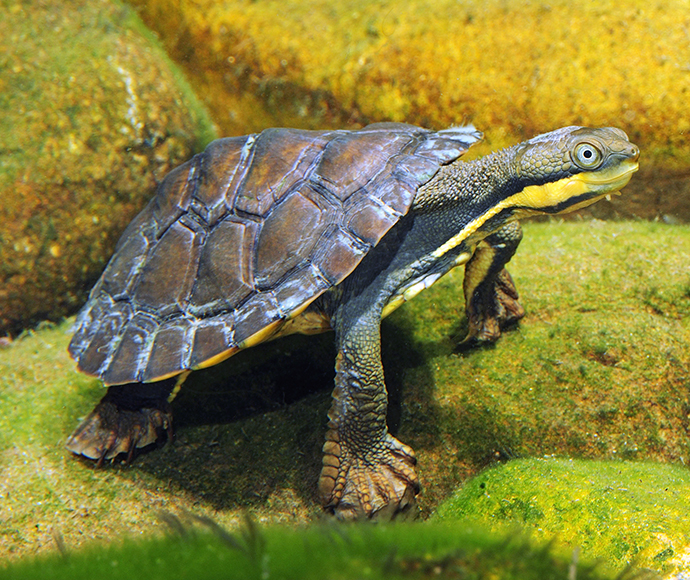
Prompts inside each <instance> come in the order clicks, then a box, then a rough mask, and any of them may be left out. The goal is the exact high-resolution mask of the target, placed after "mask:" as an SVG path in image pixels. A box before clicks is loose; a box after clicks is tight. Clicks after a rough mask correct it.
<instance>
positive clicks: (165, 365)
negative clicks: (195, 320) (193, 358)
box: [141, 318, 194, 382]
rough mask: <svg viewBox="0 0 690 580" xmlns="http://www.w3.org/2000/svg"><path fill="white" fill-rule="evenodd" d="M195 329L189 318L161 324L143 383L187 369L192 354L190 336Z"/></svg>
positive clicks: (143, 376)
mask: <svg viewBox="0 0 690 580" xmlns="http://www.w3.org/2000/svg"><path fill="white" fill-rule="evenodd" d="M193 328H194V327H193V326H192V324H191V323H190V321H189V319H187V318H176V319H174V320H170V321H167V322H165V323H163V324H161V326H160V327H159V328H158V331H157V332H156V333H155V336H154V338H153V346H152V347H151V352H150V354H149V356H148V361H147V363H146V368H145V370H144V372H143V375H142V378H141V380H142V381H144V382H146V381H150V380H152V379H155V378H157V377H162V376H165V375H170V374H173V373H177V372H182V371H183V370H185V369H186V368H187V366H188V364H189V358H190V354H191V348H190V344H191V341H190V337H189V335H190V333H191V332H192V331H193Z"/></svg>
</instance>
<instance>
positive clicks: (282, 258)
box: [255, 191, 327, 289]
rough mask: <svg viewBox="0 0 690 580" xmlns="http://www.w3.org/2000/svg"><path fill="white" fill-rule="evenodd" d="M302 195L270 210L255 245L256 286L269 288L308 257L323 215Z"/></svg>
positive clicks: (323, 222) (324, 222)
mask: <svg viewBox="0 0 690 580" xmlns="http://www.w3.org/2000/svg"><path fill="white" fill-rule="evenodd" d="M304 193H305V192H301V191H296V192H293V193H292V194H290V195H289V196H288V197H286V198H285V199H284V200H283V202H282V203H280V204H278V205H277V206H276V207H274V208H273V211H271V213H270V214H269V216H268V217H267V218H266V221H265V222H264V224H263V227H262V228H261V233H260V234H259V239H258V241H257V244H256V271H255V280H256V283H257V286H258V287H259V288H262V289H266V288H272V287H273V286H275V284H276V282H278V280H280V279H281V278H282V277H283V276H284V275H285V274H286V273H287V272H289V271H290V270H291V269H292V268H294V267H296V266H297V265H299V264H300V263H301V262H303V261H304V260H305V258H306V257H308V256H309V255H310V253H311V250H312V248H313V247H314V246H315V245H316V242H317V240H318V239H319V235H320V234H321V232H322V231H323V229H325V227H326V225H327V215H326V216H325V215H323V214H324V213H326V212H324V211H322V209H321V208H320V207H319V205H318V204H317V203H316V202H315V201H314V200H313V199H311V198H310V197H307V195H304Z"/></svg>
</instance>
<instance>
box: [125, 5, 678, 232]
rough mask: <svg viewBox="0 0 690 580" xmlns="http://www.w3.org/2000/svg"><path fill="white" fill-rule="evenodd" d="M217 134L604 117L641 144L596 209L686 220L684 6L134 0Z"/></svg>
mask: <svg viewBox="0 0 690 580" xmlns="http://www.w3.org/2000/svg"><path fill="white" fill-rule="evenodd" d="M132 2H133V4H134V5H135V6H137V7H138V9H139V10H140V12H141V14H142V17H143V18H144V20H145V21H146V22H147V24H149V26H151V27H152V28H154V29H155V30H156V31H158V32H159V33H160V35H161V38H162V40H163V42H164V43H165V45H166V47H167V49H168V51H169V53H170V54H171V55H172V56H173V57H174V58H175V59H176V60H177V61H178V62H180V63H181V64H182V65H183V66H184V67H185V68H186V70H187V71H188V72H189V74H190V75H191V76H192V77H193V78H194V83H195V85H197V86H199V87H203V89H202V90H201V92H200V95H201V96H202V97H203V98H204V100H205V101H206V103H207V104H208V105H209V107H210V108H211V110H212V111H213V114H214V118H215V120H216V121H217V122H218V123H219V125H220V126H221V130H222V132H223V133H225V134H242V133H246V132H248V131H253V130H256V129H258V128H263V127H265V126H270V125H275V126H281V125H282V126H299V127H305V128H317V127H323V126H328V127H333V126H340V125H347V124H355V125H359V124H362V123H365V122H368V121H384V120H391V121H405V122H409V123H414V124H420V125H424V126H428V127H432V128H437V129H440V128H443V127H447V126H449V125H452V124H462V123H467V122H472V123H474V124H475V125H476V126H477V127H478V128H479V129H481V130H482V131H484V132H485V133H486V135H487V149H494V148H496V147H502V146H505V145H508V144H513V143H516V142H519V141H522V140H524V139H526V138H529V137H532V136H534V135H535V134H538V133H543V132H546V131H548V130H552V129H554V128H556V127H559V126H562V125H580V124H583V125H615V126H619V127H621V128H623V129H624V130H626V131H627V132H628V133H629V135H630V137H631V139H632V140H633V141H634V142H635V143H637V144H638V145H639V146H640V148H641V150H642V159H641V167H642V169H641V171H640V173H639V174H638V175H637V176H636V177H635V179H634V180H633V182H632V184H631V186H630V187H629V190H628V192H629V193H628V195H627V196H625V198H622V199H620V200H616V201H615V203H614V204H608V203H602V204H597V206H596V207H595V208H593V211H594V212H595V213H596V215H599V216H621V217H628V218H630V217H633V216H638V217H644V218H656V217H658V218H661V219H666V220H669V221H677V220H681V221H688V220H690V180H689V179H688V178H687V174H688V169H689V168H690V144H689V142H688V139H687V133H688V131H689V130H690V121H688V114H687V100H688V97H687V95H688V92H689V91H690V74H688V69H689V67H690V63H689V61H688V57H687V55H688V52H689V51H690V36H688V34H687V27H688V24H689V22H690V21H689V16H688V11H687V5H686V3H685V2H683V1H680V0H674V1H671V2H664V3H657V4H654V3H649V2H645V1H643V0H635V1H634V2H626V3H624V4H621V3H620V2H616V1H615V0H602V1H600V2H596V3H592V2H589V1H587V0H576V1H568V0H556V1H552V2H548V3H545V2H530V3H516V4H511V3H506V2H504V1H503V0H490V1H488V2H486V1H479V0H470V1H467V2H457V1H456V0H415V1H411V2H394V1H390V0H377V1H374V2H371V1H370V0H354V1H351V2H342V3H334V2H330V1H327V0H317V1H314V2H303V1H301V0H263V1H261V2H250V1H248V0H230V1H227V2H216V1H215V0H198V1H197V0H195V1H194V2H191V1H188V0H182V1H178V0H175V1H174V2H172V1H170V0H132Z"/></svg>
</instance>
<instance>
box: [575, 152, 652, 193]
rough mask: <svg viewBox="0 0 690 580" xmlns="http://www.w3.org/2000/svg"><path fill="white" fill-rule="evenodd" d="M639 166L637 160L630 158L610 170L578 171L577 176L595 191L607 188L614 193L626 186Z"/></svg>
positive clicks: (608, 191)
mask: <svg viewBox="0 0 690 580" xmlns="http://www.w3.org/2000/svg"><path fill="white" fill-rule="evenodd" d="M639 168H640V164H639V163H638V162H637V161H636V160H632V159H628V160H626V161H622V162H621V163H619V164H618V165H616V166H615V167H614V168H612V169H609V170H608V171H593V172H584V173H578V174H577V175H576V176H575V178H576V179H577V180H578V181H581V182H582V183H585V184H586V185H588V186H589V187H591V188H592V191H593V192H596V191H597V190H600V189H602V188H605V189H606V190H607V193H613V192H615V191H617V190H619V189H621V188H622V187H625V186H626V185H627V184H628V182H629V181H630V178H631V177H632V174H633V173H635V172H636V171H637V170H638V169H639Z"/></svg>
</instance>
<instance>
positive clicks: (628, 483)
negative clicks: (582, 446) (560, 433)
mask: <svg viewBox="0 0 690 580" xmlns="http://www.w3.org/2000/svg"><path fill="white" fill-rule="evenodd" d="M689 497H690V470H688V469H687V467H686V466H682V465H661V464H658V463H643V462H639V463H638V462H632V461H608V462H606V461H582V460H579V461H577V460H572V459H571V460H566V459H555V458H542V459H519V460H515V461H510V462H508V463H507V464H506V465H503V466H500V467H496V468H493V469H489V470H487V471H485V472H483V473H481V474H480V475H478V476H477V477H475V478H474V479H472V480H471V481H469V482H468V483H467V484H466V485H465V486H463V487H462V489H460V490H459V491H458V492H457V493H456V494H455V495H454V496H453V497H451V498H450V499H449V500H448V501H446V502H445V503H443V504H442V505H441V506H440V507H439V509H438V512H437V514H436V517H435V519H441V520H451V521H452V520H461V521H463V522H464V523H465V525H468V526H472V525H478V526H481V527H486V528H488V529H490V530H492V531H498V530H501V531H505V530H510V529H514V528H515V527H516V526H519V527H522V528H525V529H526V530H528V531H529V532H530V533H531V535H532V536H533V537H535V538H536V539H544V538H549V539H552V538H557V542H558V543H559V544H561V545H562V546H566V547H567V548H568V549H569V550H573V549H576V548H579V549H580V550H581V551H582V553H585V554H587V555H588V557H589V558H591V559H599V560H601V561H602V562H605V563H606V564H607V565H608V566H610V567H613V568H617V569H624V568H625V567H626V566H633V565H634V566H636V567H641V568H651V569H656V570H658V571H661V572H665V573H672V574H675V575H676V576H675V577H677V578H681V576H680V575H681V574H683V575H687V574H690V521H688V517H687V516H688V498H689ZM684 577H687V576H684Z"/></svg>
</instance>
